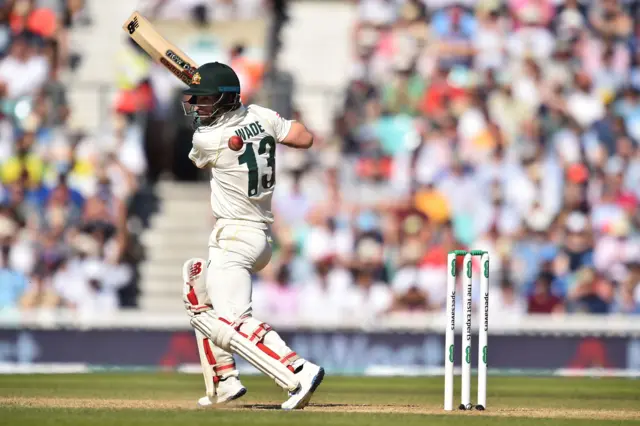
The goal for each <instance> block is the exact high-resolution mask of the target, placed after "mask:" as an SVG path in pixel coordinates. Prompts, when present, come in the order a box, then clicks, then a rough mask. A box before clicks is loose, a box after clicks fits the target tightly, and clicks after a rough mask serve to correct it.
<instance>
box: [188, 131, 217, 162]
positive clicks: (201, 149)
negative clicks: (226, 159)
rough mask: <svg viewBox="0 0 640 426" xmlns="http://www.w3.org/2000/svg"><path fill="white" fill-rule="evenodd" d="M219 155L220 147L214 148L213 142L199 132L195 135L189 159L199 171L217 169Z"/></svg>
mask: <svg viewBox="0 0 640 426" xmlns="http://www.w3.org/2000/svg"><path fill="white" fill-rule="evenodd" d="M219 155H220V149H219V146H217V145H215V146H214V143H212V141H211V140H208V139H207V138H206V136H203V135H202V134H200V133H198V132H196V133H195V134H194V135H193V146H192V147H191V151H189V159H190V160H191V162H192V163H193V164H195V166H196V167H198V168H199V169H205V168H209V167H215V165H216V162H217V161H218V156H219Z"/></svg>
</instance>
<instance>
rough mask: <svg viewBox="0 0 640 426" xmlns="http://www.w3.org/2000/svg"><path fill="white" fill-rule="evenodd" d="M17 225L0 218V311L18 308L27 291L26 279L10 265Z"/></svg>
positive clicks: (7, 218)
mask: <svg viewBox="0 0 640 426" xmlns="http://www.w3.org/2000/svg"><path fill="white" fill-rule="evenodd" d="M16 231H17V225H16V224H15V223H14V222H13V221H12V220H11V219H10V218H9V217H7V216H0V310H1V309H7V308H18V307H19V303H20V298H21V297H22V296H23V294H24V292H25V290H26V289H27V286H28V283H27V277H26V275H25V274H23V273H22V272H20V271H17V270H15V269H14V268H13V267H12V265H11V263H12V262H11V248H12V243H13V235H15V233H16Z"/></svg>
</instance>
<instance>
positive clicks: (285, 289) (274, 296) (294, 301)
mask: <svg viewBox="0 0 640 426" xmlns="http://www.w3.org/2000/svg"><path fill="white" fill-rule="evenodd" d="M274 274H275V275H274ZM298 293H299V288H297V287H296V286H295V285H294V284H293V282H292V278H291V274H290V272H289V267H288V266H287V265H282V266H278V267H274V266H273V264H270V265H269V266H267V270H266V271H263V272H262V274H261V280H259V281H258V282H257V283H256V285H255V286H254V288H253V305H254V306H253V309H254V311H255V312H256V316H257V315H258V313H259V315H261V316H263V317H264V318H274V317H275V318H282V319H285V318H289V319H290V318H297V316H298V297H299V296H298Z"/></svg>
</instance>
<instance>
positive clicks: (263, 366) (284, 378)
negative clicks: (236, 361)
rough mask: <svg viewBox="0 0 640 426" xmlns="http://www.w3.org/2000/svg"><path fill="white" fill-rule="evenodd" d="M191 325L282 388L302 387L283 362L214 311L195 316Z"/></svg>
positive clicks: (293, 389)
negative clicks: (263, 349) (267, 352)
mask: <svg viewBox="0 0 640 426" xmlns="http://www.w3.org/2000/svg"><path fill="white" fill-rule="evenodd" d="M191 325H192V326H193V327H194V328H195V329H196V330H199V331H200V332H202V334H204V335H205V336H207V337H208V338H209V339H210V340H211V342H212V343H213V344H214V345H216V346H218V347H220V348H222V349H224V350H226V351H232V352H235V353H237V354H238V355H240V356H241V357H242V358H244V359H245V360H247V361H248V362H249V363H250V364H251V365H253V366H254V367H256V368H257V369H258V370H260V371H261V372H262V373H264V374H266V375H267V376H269V377H271V378H272V379H274V380H275V381H276V383H277V384H278V385H279V386H280V387H282V388H284V389H287V390H289V391H291V392H293V391H295V390H296V389H297V388H298V386H299V385H300V383H299V381H298V379H297V378H296V376H295V374H293V372H292V371H291V370H289V369H288V368H287V367H286V366H285V365H284V364H282V362H280V361H279V360H276V359H274V358H273V357H271V356H269V355H268V354H266V353H265V352H264V351H262V350H261V349H260V348H259V347H258V346H257V345H256V344H255V343H253V342H251V341H250V340H249V339H248V338H247V337H245V336H243V335H242V334H240V333H239V332H238V331H237V330H236V329H235V328H234V327H233V326H232V325H231V324H229V322H228V321H226V320H224V319H222V318H219V317H218V316H217V315H215V314H214V313H213V312H212V311H207V312H202V313H199V314H197V315H194V317H193V318H191Z"/></svg>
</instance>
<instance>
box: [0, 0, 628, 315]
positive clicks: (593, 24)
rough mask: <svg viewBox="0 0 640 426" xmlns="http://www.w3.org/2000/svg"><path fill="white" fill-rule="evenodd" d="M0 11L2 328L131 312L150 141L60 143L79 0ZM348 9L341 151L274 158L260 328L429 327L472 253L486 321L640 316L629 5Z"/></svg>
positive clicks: (78, 139) (364, 0)
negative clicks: (349, 54)
mask: <svg viewBox="0 0 640 426" xmlns="http://www.w3.org/2000/svg"><path fill="white" fill-rule="evenodd" d="M9 3H15V4H14V5H13V6H12V7H9V8H8V7H7V6H5V7H4V8H2V7H0V51H1V53H2V59H1V60H0V90H1V102H2V119H1V120H0V175H1V179H2V183H1V186H0V201H1V207H0V241H1V242H2V244H0V245H1V246H2V256H0V267H1V269H0V283H1V285H0V308H2V307H12V306H14V307H15V306H21V307H23V308H30V307H38V306H60V305H62V306H68V307H74V308H76V309H86V310H87V311H90V310H95V309H116V308H117V307H118V306H127V305H135V294H133V295H132V294H130V293H131V292H132V290H131V289H134V290H135V288H136V286H135V281H136V276H135V275H136V274H135V267H134V265H135V264H136V263H137V262H139V260H140V259H141V253H140V249H141V248H140V247H139V245H137V244H136V243H135V242H132V238H131V232H130V229H129V227H130V226H129V225H128V224H130V221H128V220H127V217H128V216H129V214H130V208H129V205H130V202H131V198H132V197H133V196H134V194H135V193H136V191H137V190H138V189H139V188H138V185H140V182H143V181H144V180H141V179H140V178H141V177H144V176H145V173H146V164H145V156H144V154H143V152H142V151H141V150H142V148H141V136H140V129H138V128H137V127H136V125H135V122H133V121H132V120H131V119H130V117H129V116H128V115H126V114H123V115H120V116H118V117H117V118H118V119H117V120H116V124H115V125H114V126H113V127H114V132H113V134H112V135H110V136H109V138H107V139H109V141H108V142H103V143H100V144H97V143H95V141H94V140H92V139H91V138H90V137H88V136H87V135H84V134H82V133H77V132H73V131H72V129H71V128H70V127H69V126H68V125H67V119H66V118H67V116H68V114H69V110H68V104H67V101H66V96H65V87H64V85H63V84H61V82H60V79H59V78H58V75H59V73H63V72H71V69H72V67H73V63H74V58H72V57H71V55H70V54H69V48H68V47H69V46H66V45H65V40H66V39H65V37H64V30H65V29H64V28H55V25H54V23H60V22H63V23H64V25H65V26H71V25H76V23H77V22H80V24H82V23H81V22H82V10H81V9H77V8H76V7H77V5H78V4H81V3H82V2H74V1H68V2H66V4H67V7H66V8H60V9H52V8H46V7H42V6H38V5H37V3H41V2H35V1H27V2H22V1H17V2H9ZM45 3H46V2H45ZM54 3H56V4H58V3H57V2H54ZM61 3H64V2H61ZM249 3H251V4H254V3H255V2H249ZM357 3H358V4H357V7H358V14H359V20H358V22H357V23H356V25H355V28H354V32H353V38H352V39H351V40H345V42H347V43H351V44H352V46H353V66H352V72H351V74H350V76H349V78H348V79H347V80H346V81H345V92H344V102H343V104H342V105H341V108H339V109H338V111H336V114H335V121H334V127H333V132H332V133H331V134H329V135H317V137H316V142H315V145H314V147H313V148H312V149H311V150H310V151H309V152H308V153H302V152H299V151H292V150H287V149H286V148H284V147H281V150H280V151H279V152H278V185H277V189H276V192H275V196H274V203H273V204H274V213H275V216H276V222H275V224H274V226H273V232H274V237H275V238H274V247H275V251H274V257H273V261H272V263H271V265H270V266H269V267H267V268H266V269H265V270H264V271H263V272H262V273H260V274H259V275H258V276H257V277H256V282H257V284H256V287H255V291H254V304H255V308H256V310H259V311H261V312H263V316H265V317H267V315H274V316H275V315H283V316H291V315H298V316H301V317H306V318H307V319H309V320H311V321H322V320H329V319H339V318H344V317H345V316H351V317H353V316H364V317H365V318H368V317H379V316H382V315H385V314H387V313H393V312H426V311H435V312H441V311H443V309H444V302H445V297H446V295H445V283H446V274H447V270H446V266H445V264H446V256H447V252H448V251H449V250H453V249H483V250H488V251H489V253H490V255H491V299H490V300H491V302H490V309H491V310H492V311H495V315H494V314H493V313H492V317H493V318H505V317H508V316H510V315H513V316H518V315H522V314H526V313H527V312H529V313H556V312H590V313H629V314H631V313H640V210H639V208H638V203H639V201H640V148H639V147H638V144H639V141H640V20H639V19H638V16H640V15H638V6H637V4H636V2H633V1H626V2H625V1H616V0H593V1H578V0H567V1H554V0H509V1H506V2H503V1H498V0H482V1H477V2H474V1H471V2H450V1H445V0H442V1H432V0H424V1H422V0H405V1H394V0H361V1H359V2H357ZM16 5H24V6H23V9H20V8H18V7H17V6H16ZM41 21H42V22H41ZM16 70H20V71H19V72H20V73H29V75H30V78H29V79H28V81H29V82H30V84H28V85H25V84H24V81H26V80H25V79H22V78H21V79H18V78H14V77H15V75H16ZM300 90H303V89H302V88H301V89H300ZM245 100H246V99H245ZM296 116H297V117H298V118H300V119H301V120H304V115H303V114H302V115H301V114H300V113H299V112H296ZM294 118H295V117H294ZM312 130H313V129H312ZM124 152H126V154H123V153H124ZM478 266H479V265H476V267H478ZM475 276H476V277H477V276H479V267H478V268H477V270H476V271H475ZM478 287H479V286H477V285H476V286H474V288H475V289H477V288H478ZM127 292H128V293H127ZM134 292H135V291H134ZM473 297H474V300H478V299H479V297H481V296H480V294H478V293H477V291H476V292H475V294H474V296H473ZM460 300H461V298H458V304H460Z"/></svg>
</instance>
